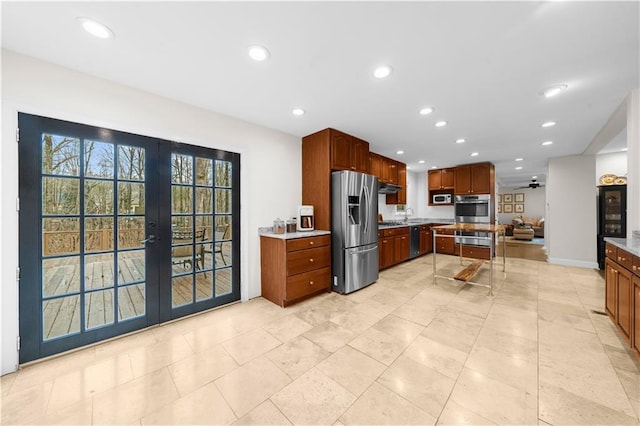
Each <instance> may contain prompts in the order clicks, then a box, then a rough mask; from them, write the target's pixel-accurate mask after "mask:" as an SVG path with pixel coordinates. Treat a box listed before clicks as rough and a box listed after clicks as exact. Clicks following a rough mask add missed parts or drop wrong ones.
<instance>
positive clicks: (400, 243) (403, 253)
mask: <svg viewBox="0 0 640 426" xmlns="http://www.w3.org/2000/svg"><path fill="white" fill-rule="evenodd" d="M378 256H379V260H378V266H379V269H381V270H382V269H385V268H388V267H389V266H393V265H397V264H398V263H401V262H404V261H405V260H407V259H409V227H408V226H403V227H399V228H388V229H381V230H379V231H378Z"/></svg>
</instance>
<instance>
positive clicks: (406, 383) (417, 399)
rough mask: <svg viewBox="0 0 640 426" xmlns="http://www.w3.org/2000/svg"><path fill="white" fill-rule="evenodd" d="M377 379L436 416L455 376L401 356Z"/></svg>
mask: <svg viewBox="0 0 640 426" xmlns="http://www.w3.org/2000/svg"><path fill="white" fill-rule="evenodd" d="M377 382H378V383H380V384H381V385H383V386H385V387H386V388H388V389H390V390H392V391H393V392H395V393H397V394H398V395H400V396H402V397H404V398H405V399H407V400H408V401H410V402H412V403H413V404H414V405H415V406H416V407H418V408H420V409H422V411H424V412H426V413H428V414H430V415H432V416H433V417H438V416H439V415H440V413H441V412H442V409H443V407H444V405H445V403H446V402H447V399H448V398H449V394H450V393H451V390H452V389H453V385H454V384H455V380H453V379H451V378H449V377H447V376H445V375H443V374H440V373H438V372H437V371H435V370H433V369H432V368H429V367H426V366H424V365H422V364H420V363H418V362H417V361H414V360H412V359H411V358H408V357H406V356H401V357H400V358H398V359H397V360H395V362H394V363H393V364H391V366H390V367H389V368H387V370H386V371H385V372H384V373H383V374H382V375H381V376H380V377H379V378H378V380H377Z"/></svg>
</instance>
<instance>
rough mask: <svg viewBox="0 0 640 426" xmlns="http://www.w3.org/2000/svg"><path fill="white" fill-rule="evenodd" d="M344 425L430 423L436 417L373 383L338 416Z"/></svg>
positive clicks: (433, 422)
mask: <svg viewBox="0 0 640 426" xmlns="http://www.w3.org/2000/svg"><path fill="white" fill-rule="evenodd" d="M340 422H342V423H343V424H345V425H432V424H435V422H436V418H435V417H433V416H431V415H429V414H427V413H425V412H424V411H422V410H420V409H419V408H418V407H416V406H415V405H413V404H411V403H410V402H409V401H407V400H406V399H404V398H402V397H401V396H399V395H398V394H396V393H394V392H392V391H390V390H389V389H387V388H385V387H384V386H382V385H380V384H378V383H374V384H372V385H371V387H370V388H369V389H367V391H366V392H365V393H364V394H363V395H362V396H361V397H360V398H358V400H357V401H356V402H355V404H353V405H352V406H351V407H350V408H349V409H348V410H347V411H346V412H345V413H344V414H343V415H342V417H340Z"/></svg>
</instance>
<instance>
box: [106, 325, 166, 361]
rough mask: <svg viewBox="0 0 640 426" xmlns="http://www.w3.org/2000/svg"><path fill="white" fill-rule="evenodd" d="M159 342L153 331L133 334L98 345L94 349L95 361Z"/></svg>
mask: <svg viewBox="0 0 640 426" xmlns="http://www.w3.org/2000/svg"><path fill="white" fill-rule="evenodd" d="M157 342H158V339H157V338H156V336H155V334H154V333H153V332H152V331H151V330H147V331H140V332H136V333H132V334H129V335H127V336H122V337H119V338H116V339H113V340H109V341H107V342H103V343H100V344H99V345H97V346H96V347H95V348H94V353H95V359H96V360H99V359H102V358H112V357H113V356H116V355H121V354H124V353H128V352H132V351H135V350H136V349H138V348H143V347H145V346H151V345H153V344H154V343H157Z"/></svg>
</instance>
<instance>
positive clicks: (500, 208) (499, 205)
mask: <svg viewBox="0 0 640 426" xmlns="http://www.w3.org/2000/svg"><path fill="white" fill-rule="evenodd" d="M498 213H502V204H498Z"/></svg>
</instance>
